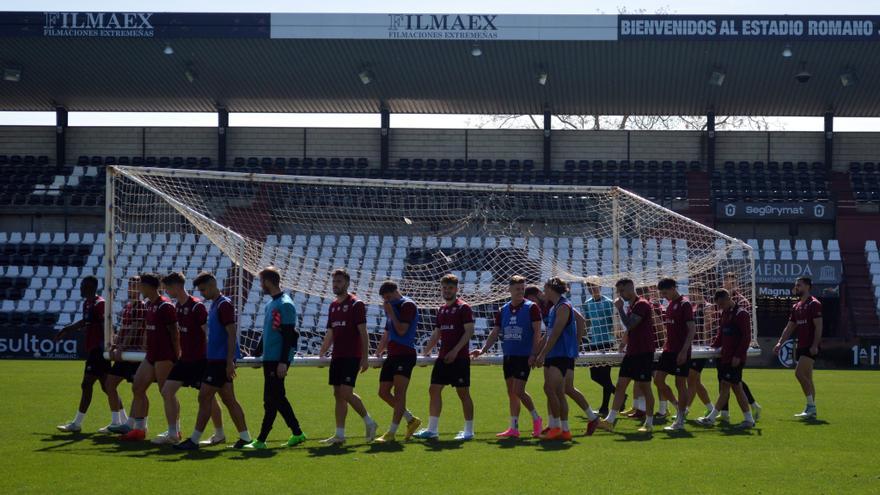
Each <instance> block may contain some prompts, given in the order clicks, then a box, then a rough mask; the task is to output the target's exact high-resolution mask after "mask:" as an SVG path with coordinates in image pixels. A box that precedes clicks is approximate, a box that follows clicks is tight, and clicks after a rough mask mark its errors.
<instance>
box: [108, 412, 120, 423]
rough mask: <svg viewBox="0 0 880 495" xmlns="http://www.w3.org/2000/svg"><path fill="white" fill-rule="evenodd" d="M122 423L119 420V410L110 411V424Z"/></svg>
mask: <svg viewBox="0 0 880 495" xmlns="http://www.w3.org/2000/svg"><path fill="white" fill-rule="evenodd" d="M120 423H122V421H119V411H110V424H113V425H118V424H120Z"/></svg>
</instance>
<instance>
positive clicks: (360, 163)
mask: <svg viewBox="0 0 880 495" xmlns="http://www.w3.org/2000/svg"><path fill="white" fill-rule="evenodd" d="M355 166H356V167H357V168H360V169H364V168H367V167H369V166H370V160H368V159H366V158H364V157H361V158H358V159H357V162H356V165H355Z"/></svg>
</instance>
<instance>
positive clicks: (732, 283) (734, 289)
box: [718, 272, 761, 422]
mask: <svg viewBox="0 0 880 495" xmlns="http://www.w3.org/2000/svg"><path fill="white" fill-rule="evenodd" d="M722 285H723V286H724V289H725V290H727V292H728V293H729V294H730V297H731V298H732V299H733V302H734V303H736V304H737V305H738V306H739V307H741V308H743V309H745V310H746V311H748V312H750V313H751V311H752V302H751V301H750V300H749V299H748V298H747V297H745V296H744V295H743V294H742V293H741V292H740V291H739V278H738V277H737V275H736V272H727V273H725V274H724V278H723V281H722ZM718 386H719V387H720V386H721V375H720V372H719V375H718ZM742 386H743V392H745V393H746V397H747V398H748V399H749V405H750V406H751V408H752V416H753V417H754V418H755V422H757V421H758V419H760V418H761V405H760V404H758V401H756V400H755V396H754V395H752V391H751V389H749V385H748V384H747V383H746V382H745V380H743V382H742ZM727 406H728V404H727V402H723V403H722V407H721V420H722V421H727V420H728V417H729V416H730V413H729V412H728V407H727Z"/></svg>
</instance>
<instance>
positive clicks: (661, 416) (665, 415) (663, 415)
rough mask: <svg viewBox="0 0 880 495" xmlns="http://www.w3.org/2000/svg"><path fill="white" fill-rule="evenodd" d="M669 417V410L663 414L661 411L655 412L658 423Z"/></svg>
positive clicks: (655, 419)
mask: <svg viewBox="0 0 880 495" xmlns="http://www.w3.org/2000/svg"><path fill="white" fill-rule="evenodd" d="M668 418H669V413H668V412H665V413H663V414H660V413H654V421H656V422H657V423H663V422H665V421H666V420H667V419H668Z"/></svg>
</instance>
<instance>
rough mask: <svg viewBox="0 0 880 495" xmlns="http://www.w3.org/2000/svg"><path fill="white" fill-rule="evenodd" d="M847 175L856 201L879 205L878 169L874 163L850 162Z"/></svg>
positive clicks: (879, 177)
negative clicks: (848, 174)
mask: <svg viewBox="0 0 880 495" xmlns="http://www.w3.org/2000/svg"><path fill="white" fill-rule="evenodd" d="M849 173H850V179H851V180H852V188H853V196H854V199H855V200H856V201H858V202H863V203H880V168H878V167H877V166H876V165H875V163H874V162H852V163H850V166H849Z"/></svg>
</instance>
